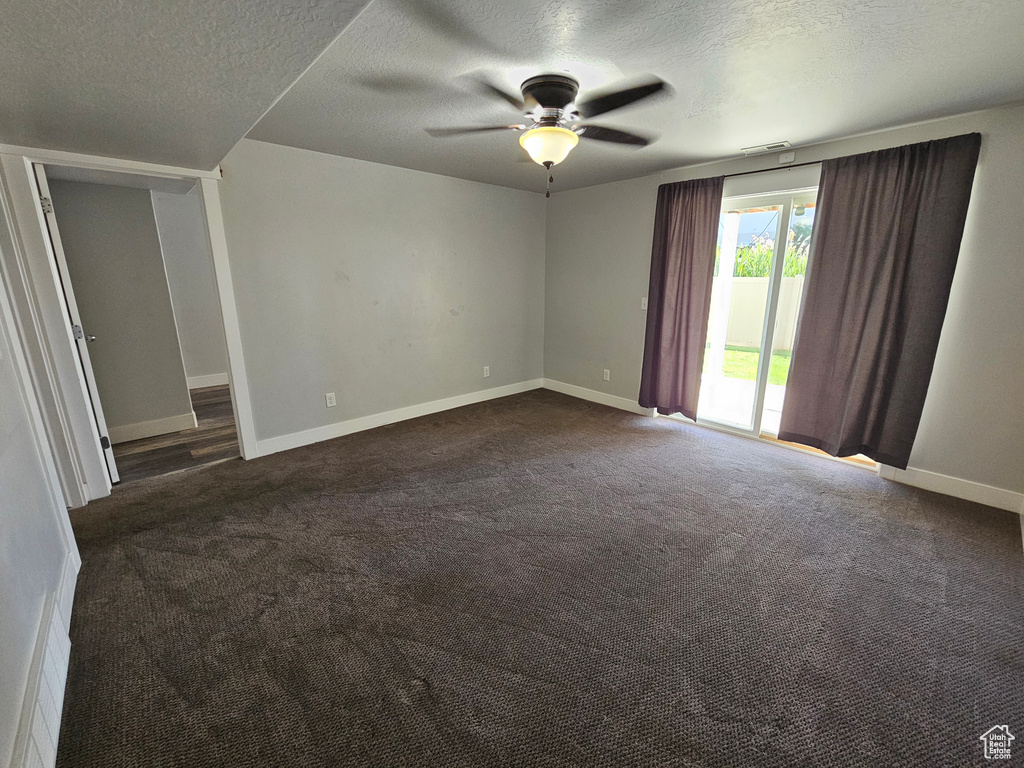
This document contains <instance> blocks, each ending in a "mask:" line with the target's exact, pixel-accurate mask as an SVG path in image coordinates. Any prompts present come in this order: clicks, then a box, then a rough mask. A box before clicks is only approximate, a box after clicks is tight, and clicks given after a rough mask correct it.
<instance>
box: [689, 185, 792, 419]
mask: <svg viewBox="0 0 1024 768" xmlns="http://www.w3.org/2000/svg"><path fill="white" fill-rule="evenodd" d="M727 205H728V203H727ZM782 212H783V206H782V205H760V206H751V207H744V208H739V209H737V208H728V207H727V208H726V209H724V210H723V211H722V216H721V220H720V221H719V227H718V247H717V253H716V258H715V277H714V281H713V283H712V289H711V313H710V315H709V317H708V341H707V345H706V347H705V350H704V370H703V375H702V377H701V386H700V399H699V401H698V403H697V418H698V419H707V420H709V421H716V422H719V423H722V424H728V425H730V426H734V427H739V428H740V429H747V430H750V429H753V428H754V406H755V403H756V402H757V371H758V364H759V362H760V359H761V349H762V346H763V340H764V331H765V313H766V311H767V308H768V299H769V291H770V290H771V275H772V265H773V263H774V261H775V248H776V242H777V240H778V233H779V228H780V219H781V217H782Z"/></svg>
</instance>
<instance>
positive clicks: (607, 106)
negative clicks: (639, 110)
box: [576, 77, 670, 117]
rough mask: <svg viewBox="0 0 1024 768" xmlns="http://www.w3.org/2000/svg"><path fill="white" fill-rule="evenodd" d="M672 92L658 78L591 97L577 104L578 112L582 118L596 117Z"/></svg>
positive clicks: (666, 84)
mask: <svg viewBox="0 0 1024 768" xmlns="http://www.w3.org/2000/svg"><path fill="white" fill-rule="evenodd" d="M662 91H670V88H669V85H668V83H666V82H665V81H664V80H661V79H659V78H657V77H655V78H653V79H651V80H648V81H646V82H644V83H641V84H639V85H634V86H631V87H629V88H623V89H621V90H617V91H611V92H604V93H598V94H595V95H593V96H591V97H589V98H588V99H587V100H586V101H582V102H579V103H577V104H576V111H577V112H579V113H580V117H596V116H597V115H603V114H604V113H606V112H611V111H612V110H613V109H621V108H622V107H625V106H628V105H630V104H633V103H635V102H637V101H640V100H641V99H646V98H649V97H651V96H653V95H654V94H656V93H660V92H662Z"/></svg>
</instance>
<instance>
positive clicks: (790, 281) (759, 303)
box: [711, 275, 804, 351]
mask: <svg viewBox="0 0 1024 768" xmlns="http://www.w3.org/2000/svg"><path fill="white" fill-rule="evenodd" d="M721 279H722V278H720V277H716V278H715V279H714V281H713V283H712V288H711V305H712V306H714V305H715V298H716V294H717V292H718V290H719V289H720V287H721V282H720V281H721ZM768 281H769V278H767V277H734V278H732V304H731V306H730V308H729V329H728V331H727V332H726V337H725V343H726V344H727V345H728V346H731V347H760V346H761V330H762V328H763V327H764V315H765V311H766V307H767V301H768ZM803 288H804V276H803V275H797V276H796V277H784V278H782V287H781V289H780V293H779V311H778V315H777V316H776V326H775V341H774V344H773V345H772V347H773V351H775V350H792V348H793V337H794V335H795V334H796V321H797V316H798V315H799V313H800V296H801V294H802V293H803Z"/></svg>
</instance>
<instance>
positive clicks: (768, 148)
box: [740, 141, 793, 155]
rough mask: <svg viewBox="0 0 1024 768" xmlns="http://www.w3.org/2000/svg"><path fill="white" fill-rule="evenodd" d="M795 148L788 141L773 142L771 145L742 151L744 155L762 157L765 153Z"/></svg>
mask: <svg viewBox="0 0 1024 768" xmlns="http://www.w3.org/2000/svg"><path fill="white" fill-rule="evenodd" d="M791 146H793V145H792V144H790V143H789V142H788V141H773V142H772V143H771V144H758V145H757V146H756V147H743V149H741V150H740V151H741V152H742V153H743V154H744V155H760V154H762V153H764V152H776V151H778V150H780V149H786V148H788V147H791Z"/></svg>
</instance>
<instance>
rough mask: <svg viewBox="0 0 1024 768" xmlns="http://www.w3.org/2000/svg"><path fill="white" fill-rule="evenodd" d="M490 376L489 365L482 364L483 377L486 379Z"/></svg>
mask: <svg viewBox="0 0 1024 768" xmlns="http://www.w3.org/2000/svg"><path fill="white" fill-rule="evenodd" d="M490 376H491V366H489V365H485V366H484V378H485V379H488V378H490Z"/></svg>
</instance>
